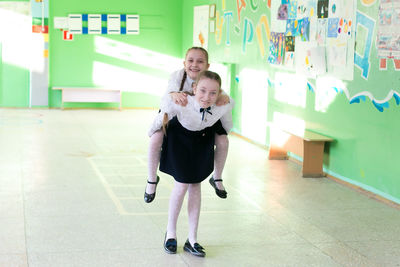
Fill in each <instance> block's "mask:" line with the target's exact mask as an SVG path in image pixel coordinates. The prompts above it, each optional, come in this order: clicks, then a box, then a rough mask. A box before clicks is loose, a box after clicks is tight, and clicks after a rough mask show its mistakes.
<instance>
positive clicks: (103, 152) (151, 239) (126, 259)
mask: <svg viewBox="0 0 400 267" xmlns="http://www.w3.org/2000/svg"><path fill="white" fill-rule="evenodd" d="M154 114H155V111H153V110H124V111H122V112H119V111H114V110H65V111H60V110H47V109H43V110H42V109H34V110H26V109H25V110H19V109H0V266H7V267H8V266H96V267H98V266H400V226H399V224H400V210H398V209H395V208H393V207H390V206H387V205H386V204H383V203H381V202H378V201H376V200H374V199H371V198H369V197H368V196H366V195H362V194H360V193H358V192H356V191H354V190H352V189H350V188H348V187H345V186H343V185H340V184H338V183H336V182H334V181H332V180H330V179H326V178H323V179H304V178H301V169H300V166H299V165H297V164H295V163H293V162H290V161H268V159H267V151H265V150H263V149H262V148H260V147H257V146H254V145H252V144H249V143H247V142H245V141H243V140H242V139H240V138H238V137H235V136H231V137H230V144H231V146H230V150H229V156H228V161H227V164H226V169H225V172H224V178H225V185H226V188H227V191H228V193H229V194H228V199H226V200H222V199H219V198H217V197H216V195H215V194H214V192H213V190H212V188H211V187H210V186H209V184H208V183H206V182H205V183H204V184H203V187H202V189H203V203H202V204H203V205H202V213H201V218H200V229H199V242H200V243H201V244H202V245H203V246H204V247H205V248H206V251H207V256H206V258H196V257H193V256H191V255H188V254H187V253H186V252H183V250H182V245H183V243H184V241H185V239H186V237H187V229H188V227H187V216H186V210H185V207H184V208H183V210H182V213H181V217H180V220H179V222H178V246H179V248H178V254H177V255H168V254H166V253H165V252H164V250H163V247H162V242H163V238H164V232H165V228H166V221H167V207H168V197H169V194H170V191H171V187H172V184H173V182H172V178H171V177H168V176H167V175H163V174H161V182H160V184H159V187H158V191H157V197H156V200H155V201H154V202H153V203H151V204H146V203H144V201H143V191H144V187H145V180H146V151H147V145H148V138H147V127H148V125H149V123H150V121H151V119H152V118H153V115H154Z"/></svg>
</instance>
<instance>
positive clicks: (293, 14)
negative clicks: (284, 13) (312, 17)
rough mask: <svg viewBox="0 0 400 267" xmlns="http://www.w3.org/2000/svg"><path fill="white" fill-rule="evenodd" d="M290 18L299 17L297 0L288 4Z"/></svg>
mask: <svg viewBox="0 0 400 267" xmlns="http://www.w3.org/2000/svg"><path fill="white" fill-rule="evenodd" d="M288 18H289V19H296V18H297V0H291V1H289V4H288Z"/></svg>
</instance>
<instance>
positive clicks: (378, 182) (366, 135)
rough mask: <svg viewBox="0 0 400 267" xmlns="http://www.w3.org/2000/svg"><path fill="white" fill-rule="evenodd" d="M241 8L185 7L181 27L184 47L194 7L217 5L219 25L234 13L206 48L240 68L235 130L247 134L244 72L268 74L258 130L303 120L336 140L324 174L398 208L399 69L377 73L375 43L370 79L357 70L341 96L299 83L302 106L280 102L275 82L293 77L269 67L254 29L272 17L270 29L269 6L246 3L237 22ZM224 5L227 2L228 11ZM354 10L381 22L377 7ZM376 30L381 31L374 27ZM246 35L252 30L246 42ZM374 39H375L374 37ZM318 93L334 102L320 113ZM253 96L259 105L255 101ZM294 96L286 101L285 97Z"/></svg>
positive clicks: (214, 58)
mask: <svg viewBox="0 0 400 267" xmlns="http://www.w3.org/2000/svg"><path fill="white" fill-rule="evenodd" d="M241 2H242V1H223V0H217V1H206V0H194V1H184V8H183V14H184V16H183V24H182V25H183V33H184V34H183V47H189V46H190V45H191V43H192V28H193V7H194V6H197V5H203V4H216V6H217V14H219V17H217V24H218V19H220V18H222V17H223V14H224V12H232V13H233V16H232V19H231V20H230V22H229V23H230V25H227V24H226V22H227V21H226V20H225V21H224V24H223V26H222V28H221V31H218V26H217V31H216V34H210V35H209V43H208V50H209V53H210V58H211V64H212V63H216V62H218V63H222V62H224V63H231V64H234V69H236V74H234V75H236V77H235V78H236V81H237V82H236V83H235V84H233V86H232V88H231V95H232V96H234V98H235V100H236V106H235V110H234V127H235V131H237V132H238V133H242V134H243V133H244V132H245V130H246V129H243V127H242V125H243V123H244V122H242V121H241V111H242V110H243V109H244V106H243V105H242V102H243V99H242V95H243V93H244V91H245V90H252V88H249V87H244V86H243V85H242V84H241V81H242V80H243V79H244V78H245V77H242V76H241V75H242V70H244V69H248V68H251V69H254V70H260V71H263V72H264V73H265V79H266V80H268V83H269V86H266V87H265V90H266V91H267V92H266V94H267V98H268V99H266V100H265V105H267V107H266V108H265V109H266V110H267V114H266V115H265V114H260V117H266V118H267V122H266V123H265V122H263V121H261V122H260V121H259V118H257V116H254V118H253V120H254V124H261V125H265V127H266V128H267V129H268V122H272V120H273V116H274V114H276V113H279V114H283V115H286V116H289V117H292V118H296V119H297V120H300V121H303V122H304V124H305V127H306V128H308V129H311V130H313V131H316V132H319V133H322V134H325V135H327V136H330V137H333V138H334V139H335V140H336V141H335V142H334V143H332V144H331V145H330V146H328V147H327V148H326V149H325V156H324V168H325V170H326V172H327V173H329V174H331V175H334V176H336V177H338V178H340V179H342V180H345V181H347V182H350V183H352V184H355V185H358V186H360V187H362V188H364V189H367V190H369V191H372V192H374V193H377V194H379V195H381V196H384V197H386V198H387V199H390V200H393V201H395V202H397V203H400V180H399V177H400V169H399V168H398V166H397V163H396V162H397V159H398V154H399V151H400V141H399V140H398V138H397V133H399V132H400V124H399V123H398V120H399V117H400V107H399V106H398V102H396V99H395V98H394V96H393V97H391V94H393V92H392V93H390V91H391V90H395V91H397V92H400V84H399V78H400V74H399V72H398V71H395V70H394V68H393V64H392V63H391V62H389V64H388V69H387V70H386V71H381V70H379V67H378V64H379V62H378V59H377V57H376V55H377V52H376V46H375V41H374V42H373V44H372V46H371V53H370V58H369V61H370V69H369V75H368V77H367V78H365V77H361V76H362V72H361V69H360V68H359V67H356V66H355V67H354V79H353V80H352V81H342V82H343V83H344V84H345V86H346V87H347V89H348V92H344V91H340V90H338V91H339V92H335V91H334V90H333V89H332V91H322V88H319V87H318V86H316V80H315V79H308V82H309V83H310V84H311V85H313V86H312V87H311V88H309V87H307V85H306V84H299V88H297V89H296V90H297V91H295V92H296V93H298V94H299V95H304V97H305V100H304V101H305V105H292V104H290V101H288V103H285V102H284V101H281V100H277V99H276V95H277V93H279V92H277V90H278V89H276V84H274V82H275V78H276V76H277V75H278V74H281V73H292V74H293V72H290V71H287V70H285V69H283V68H279V67H272V66H271V65H269V63H267V57H268V51H269V50H268V49H269V43H268V41H267V38H266V34H265V31H264V28H263V30H262V33H263V42H264V45H265V47H264V48H265V54H264V55H262V53H261V49H260V46H259V42H258V39H257V36H256V27H257V26H258V25H259V24H260V18H261V17H262V16H263V15H266V16H267V17H268V21H269V23H270V16H271V15H270V8H269V7H268V6H267V2H268V1H261V0H246V1H244V2H245V3H246V7H245V8H243V9H242V10H241V12H240V13H241V14H240V15H241V20H240V21H239V19H238V7H237V3H239V5H240V3H241ZM223 4H225V9H224V8H223ZM357 4H358V11H360V12H363V13H365V14H366V15H368V16H369V17H370V18H372V20H373V21H374V22H375V24H376V21H377V19H378V7H379V1H376V2H375V3H374V4H372V5H370V6H365V5H363V4H362V3H361V1H360V0H359V2H358V3H357ZM245 19H247V23H248V22H249V21H250V22H251V23H252V24H253V26H254V28H253V29H254V32H253V34H254V36H253V40H252V42H250V43H246V46H245V51H243V50H244V49H243V40H244V32H245V30H244V29H245V25H244V23H245ZM261 25H262V24H261ZM263 27H264V26H263ZM374 31H375V32H376V29H374ZM227 32H228V34H229V36H230V44H229V45H227V44H226V40H227V39H228V38H227V35H228V34H227ZM248 36H249V31H248V32H247V36H246V37H248ZM220 38H221V39H220ZM373 39H375V35H374V37H373ZM374 90H375V94H374ZM366 91H371V92H372V93H368V92H366ZM321 92H322V94H324V93H325V94H328V95H330V97H331V99H330V101H329V102H330V103H328V104H327V105H326V107H325V108H324V109H323V110H321V109H320V108H318V106H319V105H318V103H319V102H318V101H320V100H319V97H318V96H320V95H321ZM332 92H333V95H332ZM360 92H366V93H365V94H364V96H361V98H357V94H359V95H362V94H360ZM254 97H255V99H256V98H257V95H254ZM289 97H290V96H289V95H287V98H288V99H289ZM385 97H386V99H385ZM360 100H361V101H360ZM372 100H374V102H375V104H374V103H373V102H372ZM353 102H354V103H353ZM357 102H360V103H357ZM257 103H259V102H257ZM350 103H353V104H350ZM261 115H262V116H261ZM246 119H247V118H246ZM246 125H248V124H246ZM268 140H269V136H268V131H266V135H265V141H264V142H262V143H263V144H267V145H268V142H269V141H268ZM295 157H296V156H295Z"/></svg>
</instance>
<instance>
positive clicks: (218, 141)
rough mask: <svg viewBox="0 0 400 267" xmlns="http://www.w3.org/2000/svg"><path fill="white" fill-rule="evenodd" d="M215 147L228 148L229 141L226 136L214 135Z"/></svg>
mask: <svg viewBox="0 0 400 267" xmlns="http://www.w3.org/2000/svg"><path fill="white" fill-rule="evenodd" d="M215 145H216V146H217V148H228V147H229V139H228V136H227V135H218V134H216V135H215Z"/></svg>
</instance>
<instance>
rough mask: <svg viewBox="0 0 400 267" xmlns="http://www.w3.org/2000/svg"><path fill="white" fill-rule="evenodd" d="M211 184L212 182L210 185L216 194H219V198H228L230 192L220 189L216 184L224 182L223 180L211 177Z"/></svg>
mask: <svg viewBox="0 0 400 267" xmlns="http://www.w3.org/2000/svg"><path fill="white" fill-rule="evenodd" d="M209 182H210V185H211V186H212V187H214V189H215V194H217V196H219V197H220V198H226V197H227V194H228V192H226V191H225V190H221V189H218V187H217V185H216V184H215V182H222V179H214V177H211V178H210V180H209Z"/></svg>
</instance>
